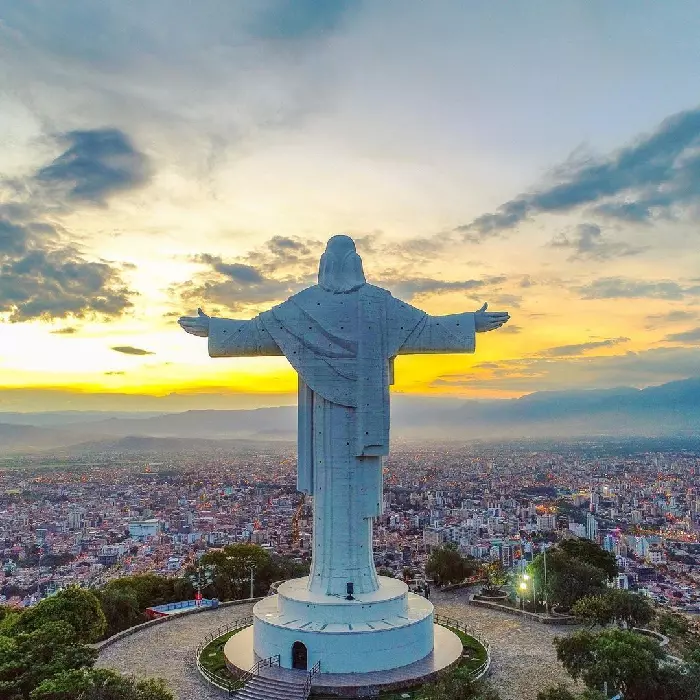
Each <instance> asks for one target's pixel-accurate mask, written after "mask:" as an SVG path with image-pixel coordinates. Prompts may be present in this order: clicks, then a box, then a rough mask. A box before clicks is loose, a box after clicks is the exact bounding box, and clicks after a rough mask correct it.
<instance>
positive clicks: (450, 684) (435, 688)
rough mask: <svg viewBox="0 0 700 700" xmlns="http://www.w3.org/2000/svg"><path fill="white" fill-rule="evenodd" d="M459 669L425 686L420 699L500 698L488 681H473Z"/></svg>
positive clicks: (496, 699) (474, 699) (498, 699)
mask: <svg viewBox="0 0 700 700" xmlns="http://www.w3.org/2000/svg"><path fill="white" fill-rule="evenodd" d="M459 671H460V669H456V670H455V671H453V672H452V673H448V674H447V675H445V676H443V677H442V678H440V679H439V680H438V681H437V682H435V683H430V684H428V685H425V686H423V688H421V690H420V694H419V695H418V698H419V700H500V696H499V695H498V693H497V692H496V691H495V690H494V689H493V688H492V687H491V686H490V685H489V684H488V683H484V682H481V681H477V682H476V683H474V682H471V681H470V680H469V679H468V678H465V677H464V675H463V674H461V673H460V672H459Z"/></svg>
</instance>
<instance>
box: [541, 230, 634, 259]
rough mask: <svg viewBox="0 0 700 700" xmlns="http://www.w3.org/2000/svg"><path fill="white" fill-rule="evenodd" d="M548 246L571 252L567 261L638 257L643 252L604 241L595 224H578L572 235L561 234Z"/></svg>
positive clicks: (625, 245) (626, 245)
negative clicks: (566, 249)
mask: <svg viewBox="0 0 700 700" xmlns="http://www.w3.org/2000/svg"><path fill="white" fill-rule="evenodd" d="M550 245H551V246H552V247H554V248H568V249H570V250H572V251H573V253H572V254H571V256H570V257H569V260H586V259H587V260H609V259H610V258H618V257H626V256H630V255H638V254H639V253H641V252H642V251H643V250H644V248H635V247H633V246H630V245H628V244H626V243H615V242H612V241H608V240H605V239H604V238H603V231H602V229H601V228H600V226H598V225H597V224H579V225H578V226H577V227H576V230H575V232H574V233H573V235H567V234H565V233H561V234H559V235H558V236H556V237H555V238H554V239H552V241H551V242H550Z"/></svg>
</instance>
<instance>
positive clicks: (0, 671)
mask: <svg viewBox="0 0 700 700" xmlns="http://www.w3.org/2000/svg"><path fill="white" fill-rule="evenodd" d="M96 658H97V652H96V651H95V650H94V649H91V648H90V647H87V646H85V645H84V644H82V643H80V640H79V638H78V635H77V634H76V632H75V629H74V628H73V626H72V625H70V624H68V623H67V622H57V621H49V622H46V623H44V624H43V625H41V627H38V628H37V629H34V630H31V631H28V632H17V633H15V634H14V635H13V636H12V637H1V636H0V698H3V700H21V699H24V698H28V697H29V693H30V692H31V691H32V690H34V689H35V688H36V687H37V686H38V685H39V684H40V683H42V682H43V681H45V680H48V679H49V678H52V677H53V676H55V675H57V674H59V673H61V672H62V671H66V670H72V669H78V668H84V667H89V666H92V664H93V663H94V662H95V659H96Z"/></svg>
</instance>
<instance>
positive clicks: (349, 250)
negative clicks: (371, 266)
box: [318, 235, 366, 294]
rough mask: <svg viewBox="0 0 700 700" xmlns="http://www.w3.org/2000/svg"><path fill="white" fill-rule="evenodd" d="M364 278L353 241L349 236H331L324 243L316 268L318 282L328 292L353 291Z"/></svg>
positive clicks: (361, 283) (363, 281)
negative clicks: (322, 252) (318, 264)
mask: <svg viewBox="0 0 700 700" xmlns="http://www.w3.org/2000/svg"><path fill="white" fill-rule="evenodd" d="M365 282H366V280H365V273H364V270H363V269H362V258H361V257H360V256H359V255H358V254H357V251H356V250H355V241H353V240H352V238H350V236H342V235H340V236H333V237H332V238H330V239H329V241H328V243H327V244H326V252H325V253H324V254H323V255H322V256H321V264H320V266H319V269H318V284H319V286H320V287H323V288H324V289H325V290H326V291H328V292H334V293H336V294H338V293H341V294H342V293H345V292H353V291H355V290H356V289H358V288H359V287H361V286H362V285H363V284H364V283H365Z"/></svg>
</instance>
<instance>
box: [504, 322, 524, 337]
mask: <svg viewBox="0 0 700 700" xmlns="http://www.w3.org/2000/svg"><path fill="white" fill-rule="evenodd" d="M498 332H499V333H501V334H503V333H505V334H507V335H517V334H518V333H522V332H523V328H522V326H512V325H511V324H510V323H508V324H507V325H505V326H503V327H502V328H499V329H498Z"/></svg>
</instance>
